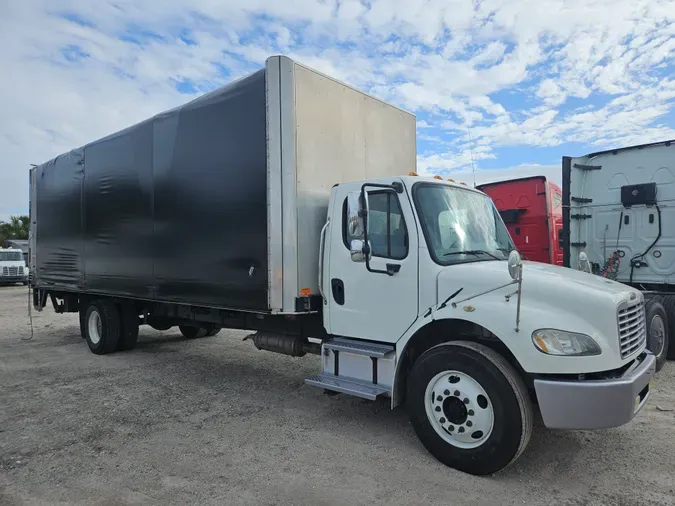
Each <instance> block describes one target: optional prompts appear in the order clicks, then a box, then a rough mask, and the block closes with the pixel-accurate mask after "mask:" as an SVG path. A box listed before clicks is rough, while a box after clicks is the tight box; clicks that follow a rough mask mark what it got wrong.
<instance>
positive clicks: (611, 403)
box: [534, 350, 656, 429]
mask: <svg viewBox="0 0 675 506" xmlns="http://www.w3.org/2000/svg"><path fill="white" fill-rule="evenodd" d="M655 371H656V359H655V358H654V355H653V354H652V353H651V352H649V351H647V350H645V351H644V352H643V353H642V354H641V355H640V356H639V357H638V358H636V359H635V361H634V363H633V364H632V365H631V367H630V368H629V369H628V370H627V371H626V372H624V374H623V375H622V376H620V377H617V378H611V379H606V380H578V381H557V380H544V379H536V380H534V389H535V392H536V394H537V400H538V402H539V410H540V411H541V416H542V418H543V419H544V425H546V427H549V428H551V429H607V428H610V427H618V426H619V425H623V424H625V423H628V422H630V421H631V420H632V419H633V417H635V415H636V414H637V413H638V411H640V410H641V409H642V406H644V404H645V402H646V401H647V398H648V397H649V393H650V382H651V380H652V378H653V377H654V373H655Z"/></svg>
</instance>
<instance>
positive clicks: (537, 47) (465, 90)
mask: <svg viewBox="0 0 675 506" xmlns="http://www.w3.org/2000/svg"><path fill="white" fill-rule="evenodd" d="M63 14H69V15H71V16H76V17H77V18H78V19H81V20H85V21H86V23H85V24H84V25H85V26H83V25H82V24H79V23H76V22H72V21H69V20H67V19H64V18H63V17H62V15H63ZM141 31H142V32H143V33H145V35H143V33H141ZM0 33H2V39H3V51H2V52H0V68H2V69H3V77H4V79H2V80H0V111H1V112H2V114H1V115H0V153H2V155H3V165H2V167H1V168H0V219H2V218H3V217H4V216H6V215H7V214H9V213H18V212H23V211H25V209H26V202H27V186H26V185H27V177H26V171H27V168H28V164H29V163H40V162H42V161H44V160H46V159H48V158H50V157H52V156H55V155H56V154H58V153H60V152H63V151H66V150H68V149H70V148H72V147H75V146H79V145H81V144H83V143H85V142H87V141H90V140H93V139H95V138H97V137H100V136H103V135H105V134H108V133H110V132H112V131H114V130H117V129H120V128H123V127H125V126H127V125H129V124H131V123H134V122H136V121H139V120H142V119H144V118H146V117H148V116H150V115H152V114H154V113H157V112H159V111H161V110H163V109H167V108H170V107H173V106H175V105H177V104H179V103H182V102H185V101H186V100H188V99H189V98H191V97H190V96H189V95H185V94H181V93H179V92H178V91H177V90H176V88H175V84H176V83H177V82H187V83H189V84H190V85H192V86H193V87H194V88H195V89H196V90H197V92H200V93H201V92H204V91H206V90H209V89H211V88H213V87H214V86H217V85H219V84H222V83H224V82H226V81H228V80H230V79H231V78H234V77H239V76H241V75H243V74H245V73H247V72H249V71H251V70H252V69H253V68H256V67H259V66H260V65H262V63H263V62H264V60H265V58H266V57H267V56H269V55H270V54H275V53H277V54H278V53H284V54H288V55H289V56H291V57H294V58H296V59H298V60H299V61H301V62H303V63H305V64H307V65H309V66H311V67H314V68H317V69H318V70H320V71H323V72H325V73H327V74H329V75H331V76H334V77H336V78H338V79H342V80H345V81H347V82H349V83H350V84H353V85H355V86H357V87H359V88H362V89H364V90H366V91H369V92H370V93H374V94H376V95H378V96H380V97H382V98H383V99H385V100H390V101H393V102H394V103H396V104H397V105H400V106H403V107H405V108H408V109H410V110H413V111H414V112H416V113H417V114H418V135H420V136H424V138H422V137H420V139H422V140H426V141H427V143H428V145H429V146H428V147H427V148H425V149H427V151H428V152H426V151H425V152H422V153H420V155H419V158H418V162H419V170H420V172H430V171H436V170H446V171H447V170H450V171H456V170H466V167H471V164H472V159H471V155H472V154H473V165H474V166H475V167H476V168H477V170H476V173H477V174H479V173H480V174H483V175H485V174H487V172H486V171H485V170H484V169H482V168H481V166H482V165H481V162H483V163H485V162H486V161H487V160H492V161H491V164H493V165H494V164H496V163H497V162H496V161H495V160H498V159H499V154H500V149H501V148H502V147H505V146H509V147H514V146H516V147H517V146H528V147H533V146H539V147H546V146H549V147H550V146H559V145H562V144H564V143H566V142H576V143H581V144H582V145H584V146H587V147H588V148H589V149H591V148H592V149H596V148H597V147H601V146H602V147H605V146H609V145H613V146H616V145H625V144H631V143H634V142H635V143H637V142H645V141H653V140H659V139H663V138H675V129H674V127H675V125H673V120H672V118H673V116H672V113H673V101H674V100H675V79H674V78H673V75H675V72H674V65H675V63H674V61H673V54H674V52H675V9H673V3H672V0H642V1H640V2H635V1H633V0H519V1H514V0H483V1H481V2H468V1H465V0H372V1H369V2H364V1H358V0H286V1H276V0H246V1H244V0H229V1H225V2H223V1H217V0H164V1H163V2H143V1H141V0H99V1H97V2H91V1H90V0H59V2H58V3H56V2H53V1H51V0H26V1H17V2H5V3H4V4H3V7H2V15H0ZM139 33H140V35H139ZM152 34H155V35H152ZM125 36H126V37H125ZM129 36H136V37H140V39H141V43H140V44H139V43H134V42H132V41H130V40H128V39H129V38H130V37H129ZM181 37H187V39H189V40H190V42H186V41H185V40H183V39H182V38H181ZM187 39H186V40H187ZM80 52H82V53H84V54H86V55H87V56H86V57H85V58H80V57H79V56H78V55H79V53H80ZM223 69H226V70H227V71H228V72H229V74H227V75H224V74H223V72H222V71H223ZM8 76H9V77H8ZM572 99H573V100H574V102H573V107H570V105H569V104H570V103H572V102H570V100H572ZM469 137H471V141H472V142H471V146H473V149H469V147H468V146H469ZM448 138H450V139H451V140H448ZM441 139H443V140H441ZM531 156H532V155H531V152H528V161H531ZM535 167H539V166H535ZM523 170H525V169H523V168H522V167H520V168H518V167H516V168H509V169H508V170H507V169H503V170H502V171H499V173H500V174H506V173H509V172H513V173H516V172H518V171H523ZM481 177H482V176H481Z"/></svg>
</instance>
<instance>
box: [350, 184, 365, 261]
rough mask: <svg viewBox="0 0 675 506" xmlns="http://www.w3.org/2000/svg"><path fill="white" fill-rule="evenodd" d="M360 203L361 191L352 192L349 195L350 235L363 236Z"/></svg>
mask: <svg viewBox="0 0 675 506" xmlns="http://www.w3.org/2000/svg"><path fill="white" fill-rule="evenodd" d="M360 204H361V194H360V193H359V192H351V193H349V194H348V195H347V233H348V234H349V236H350V237H363V217H362V215H361V205H360ZM352 249H353V248H352Z"/></svg>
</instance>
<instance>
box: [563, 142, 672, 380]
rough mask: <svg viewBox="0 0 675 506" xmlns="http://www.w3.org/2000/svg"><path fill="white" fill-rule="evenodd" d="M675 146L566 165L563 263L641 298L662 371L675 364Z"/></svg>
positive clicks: (627, 150)
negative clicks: (631, 289) (626, 288)
mask: <svg viewBox="0 0 675 506" xmlns="http://www.w3.org/2000/svg"><path fill="white" fill-rule="evenodd" d="M674 143H675V140H668V141H662V142H654V143H651V144H643V145H639V146H627V147H622V148H618V149H612V150H608V151H601V152H596V153H590V154H588V155H585V156H580V157H569V156H565V157H563V159H562V178H563V229H564V231H565V233H564V234H563V251H564V257H563V258H564V265H565V266H568V267H572V268H575V269H581V270H585V271H588V272H593V273H595V274H597V275H599V276H601V277H604V278H606V279H612V280H616V281H619V282H621V283H623V284H625V285H628V286H631V287H634V288H636V289H639V290H640V291H641V292H642V294H643V296H644V298H645V311H646V318H647V336H648V344H647V346H648V348H649V349H650V350H651V351H652V352H653V353H654V355H655V357H656V364H657V365H656V368H657V371H658V370H660V369H661V367H663V364H664V363H665V361H666V359H667V358H671V359H675V226H674V225H673V224H674V223H675V162H674V160H675V145H673V144H674Z"/></svg>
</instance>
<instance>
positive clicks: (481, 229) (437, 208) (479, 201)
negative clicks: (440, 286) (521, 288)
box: [413, 183, 515, 265]
mask: <svg viewBox="0 0 675 506" xmlns="http://www.w3.org/2000/svg"><path fill="white" fill-rule="evenodd" d="M413 194H414V199H415V205H416V207H417V213H418V214H419V216H420V221H421V223H422V229H423V230H424V236H425V238H426V241H427V247H428V248H429V252H430V253H431V256H432V258H433V259H434V260H435V261H436V263H439V264H441V265H449V264H454V263H459V262H475V261H483V260H495V259H499V260H506V259H507V258H508V255H509V253H510V252H511V251H512V250H513V249H515V246H514V245H513V241H512V240H511V236H510V235H509V233H508V230H507V229H506V226H505V225H504V222H503V221H502V219H501V217H500V216H499V212H498V211H497V209H496V208H495V206H494V204H493V202H492V200H490V198H489V197H487V196H486V195H482V194H480V193H476V192H474V191H471V190H468V189H467V190H464V189H461V188H456V187H453V186H446V185H441V184H433V183H427V184H425V183H417V185H416V186H415V188H414V190H413Z"/></svg>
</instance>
